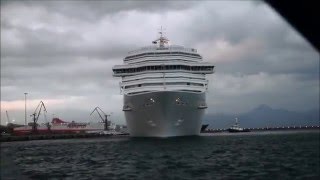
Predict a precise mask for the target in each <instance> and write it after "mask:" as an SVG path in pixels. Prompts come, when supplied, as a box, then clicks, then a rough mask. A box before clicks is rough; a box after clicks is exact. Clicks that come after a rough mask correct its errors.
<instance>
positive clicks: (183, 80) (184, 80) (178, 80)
mask: <svg viewBox="0 0 320 180" xmlns="http://www.w3.org/2000/svg"><path fill="white" fill-rule="evenodd" d="M207 82H208V81H207V80H199V79H189V78H170V79H168V78H165V79H163V78H158V79H143V80H135V81H129V82H122V83H120V86H131V85H138V84H142V85H143V84H148V83H163V84H166V83H197V84H207Z"/></svg>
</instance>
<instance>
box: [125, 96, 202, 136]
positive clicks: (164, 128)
mask: <svg viewBox="0 0 320 180" xmlns="http://www.w3.org/2000/svg"><path fill="white" fill-rule="evenodd" d="M203 107H206V106H205V93H191V92H175V91H163V92H152V93H146V94H139V95H132V96H129V95H124V109H123V110H124V112H125V117H126V122H127V126H128V130H129V133H130V135H131V136H133V137H172V136H191V135H199V134H200V130H201V122H202V118H203V115H204V112H205V108H203Z"/></svg>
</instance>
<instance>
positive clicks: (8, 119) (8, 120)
mask: <svg viewBox="0 0 320 180" xmlns="http://www.w3.org/2000/svg"><path fill="white" fill-rule="evenodd" d="M6 115H7V125H8V124H9V123H10V118H9V114H8V111H6Z"/></svg>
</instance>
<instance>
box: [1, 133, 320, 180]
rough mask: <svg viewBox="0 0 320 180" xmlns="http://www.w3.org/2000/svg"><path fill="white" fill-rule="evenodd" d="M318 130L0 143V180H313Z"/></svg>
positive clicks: (316, 172) (316, 169)
mask: <svg viewBox="0 0 320 180" xmlns="http://www.w3.org/2000/svg"><path fill="white" fill-rule="evenodd" d="M319 135H320V133H319V130H313V131H280V132H250V133H244V134H241V133H240V134H230V133H216V134H204V135H201V136H195V137H175V138H130V137H104V138H91V139H68V140H65V139H64V140H39V141H24V142H6V143H1V179H124V180H127V179H152V180H156V179H319V178H320V172H319V169H320V167H319Z"/></svg>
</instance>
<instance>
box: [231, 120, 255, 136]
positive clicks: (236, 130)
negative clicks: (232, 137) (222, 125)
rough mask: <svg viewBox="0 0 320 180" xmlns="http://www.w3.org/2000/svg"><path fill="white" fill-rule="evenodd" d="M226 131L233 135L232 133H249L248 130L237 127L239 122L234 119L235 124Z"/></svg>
mask: <svg viewBox="0 0 320 180" xmlns="http://www.w3.org/2000/svg"><path fill="white" fill-rule="evenodd" d="M228 131H229V132H231V133H233V132H249V131H250V130H249V129H244V128H241V127H239V121H238V118H236V123H235V124H234V125H232V126H231V127H230V128H228Z"/></svg>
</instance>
